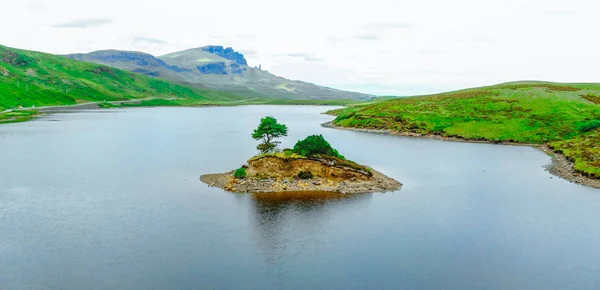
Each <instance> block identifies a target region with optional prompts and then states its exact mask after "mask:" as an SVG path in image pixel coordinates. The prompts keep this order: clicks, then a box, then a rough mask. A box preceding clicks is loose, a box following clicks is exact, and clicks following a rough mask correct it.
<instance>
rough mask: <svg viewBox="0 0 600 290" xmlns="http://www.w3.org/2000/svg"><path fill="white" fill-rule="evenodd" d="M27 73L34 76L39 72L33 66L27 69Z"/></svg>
mask: <svg viewBox="0 0 600 290" xmlns="http://www.w3.org/2000/svg"><path fill="white" fill-rule="evenodd" d="M26 73H27V75H29V76H32V77H37V75H38V74H37V72H36V71H35V70H34V69H32V68H30V69H27V71H26Z"/></svg>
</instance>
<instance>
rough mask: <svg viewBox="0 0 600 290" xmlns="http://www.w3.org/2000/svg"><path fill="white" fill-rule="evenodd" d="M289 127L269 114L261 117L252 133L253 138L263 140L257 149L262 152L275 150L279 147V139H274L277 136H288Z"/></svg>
mask: <svg viewBox="0 0 600 290" xmlns="http://www.w3.org/2000/svg"><path fill="white" fill-rule="evenodd" d="M287 133H288V128H287V126H286V125H284V124H280V123H277V119H275V118H273V117H271V116H267V117H264V118H262V119H260V124H259V125H258V128H256V130H254V132H253V133H252V138H254V139H255V140H262V142H261V143H260V144H258V146H257V147H256V149H258V150H260V152H261V153H269V152H273V151H274V150H275V148H277V144H279V143H281V142H279V141H274V139H275V138H279V137H283V136H287Z"/></svg>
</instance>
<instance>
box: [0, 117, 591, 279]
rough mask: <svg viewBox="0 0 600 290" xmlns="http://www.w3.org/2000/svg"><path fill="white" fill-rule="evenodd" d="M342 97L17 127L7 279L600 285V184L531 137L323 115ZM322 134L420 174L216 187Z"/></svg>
mask: <svg viewBox="0 0 600 290" xmlns="http://www.w3.org/2000/svg"><path fill="white" fill-rule="evenodd" d="M325 110H326V108H325V107H306V106H303V107H291V106H290V107H283V106H250V107H234V108H155V109H154V108H153V109H128V110H111V111H99V112H84V113H72V114H60V115H50V116H47V117H44V118H42V119H38V120H35V121H32V122H27V123H20V124H9V125H2V126H0V165H1V166H0V289H273V288H282V289H315V288H319V289H375V288H387V289H398V288H413V289H414V288H424V289H449V288H452V289H515V288H517V289H598V288H600V262H599V261H600V246H599V245H600V190H597V189H592V188H586V187H583V186H579V185H575V184H572V183H569V182H568V181H565V180H562V179H559V178H556V177H554V178H552V175H550V174H549V173H548V172H546V171H544V169H543V166H544V165H546V164H548V163H549V162H550V158H549V157H548V156H546V155H545V154H544V153H541V152H539V151H537V150H535V149H533V148H529V147H514V146H497V145H485V144H468V143H454V142H441V141H434V140H427V139H413V138H403V137H394V136H385V135H375V134H368V133H359V132H350V131H339V130H333V129H326V128H322V127H320V124H321V123H323V122H325V121H328V120H330V119H331V117H329V116H325V115H321V114H320V113H321V112H323V111H325ZM265 115H273V116H275V117H277V118H278V119H279V120H280V121H281V122H283V123H285V124H287V125H288V127H289V128H290V136H289V137H287V138H285V139H284V140H283V144H282V145H283V147H291V146H293V144H294V142H295V141H296V140H298V139H300V138H303V137H306V136H307V135H309V134H315V133H322V134H323V135H324V136H325V137H326V138H327V139H328V140H329V141H330V142H331V143H332V145H333V146H334V147H336V148H338V149H339V151H340V152H341V153H342V154H344V155H345V156H346V157H348V158H350V159H354V160H356V161H358V162H360V163H365V164H368V165H371V166H372V167H374V168H375V169H377V170H379V171H381V172H383V173H385V174H387V175H389V176H392V177H394V178H396V179H398V180H399V181H401V182H403V183H404V187H403V188H402V190H401V191H398V192H394V193H386V194H367V195H359V196H352V197H348V198H329V199H327V198H317V197H312V198H307V199H274V198H265V197H259V196H252V195H247V194H232V193H227V192H223V191H221V190H219V189H216V188H208V187H207V186H206V185H204V184H203V183H201V182H200V181H199V180H198V177H199V176H200V175H201V174H204V173H215V172H223V171H227V170H230V169H232V168H236V167H238V166H239V165H241V164H243V163H244V162H245V160H246V159H247V158H248V157H250V156H252V155H253V154H255V153H256V151H255V146H256V142H255V141H254V140H253V139H252V138H251V137H250V132H251V131H252V129H254V128H255V127H256V126H257V124H258V121H259V119H260V118H261V117H263V116H265Z"/></svg>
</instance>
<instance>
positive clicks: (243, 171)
mask: <svg viewBox="0 0 600 290" xmlns="http://www.w3.org/2000/svg"><path fill="white" fill-rule="evenodd" d="M246 175H247V173H246V169H245V168H244V167H240V168H238V169H237V170H236V171H235V172H234V173H233V176H234V177H235V178H240V179H244V178H246Z"/></svg>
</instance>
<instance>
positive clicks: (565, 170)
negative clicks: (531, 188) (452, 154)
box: [322, 122, 600, 188]
mask: <svg viewBox="0 0 600 290" xmlns="http://www.w3.org/2000/svg"><path fill="white" fill-rule="evenodd" d="M322 126H323V127H326V128H332V129H339V130H349V131H357V132H367V133H376V134H388V135H397V136H405V137H418V138H428V139H434V140H441V141H451V142H468V143H484V144H497V145H512V146H531V147H534V148H537V149H539V150H541V151H543V152H545V153H546V154H548V155H550V156H551V157H552V163H551V164H549V165H548V166H546V170H548V171H549V172H550V173H552V174H554V175H556V176H558V177H560V178H563V179H566V180H568V181H571V182H574V183H577V184H581V185H585V186H589V187H594V188H600V179H593V178H589V177H586V176H584V175H582V174H581V173H579V172H577V171H575V169H574V166H575V164H574V163H573V162H571V161H569V160H568V159H567V158H566V157H565V156H564V155H563V154H559V153H556V152H554V151H553V150H551V149H550V148H548V147H547V146H546V145H539V144H527V143H514V142H491V141H483V140H469V139H462V138H448V137H442V136H437V135H421V134H416V133H409V132H395V131H390V130H377V129H363V128H349V127H340V126H336V125H334V124H333V122H327V123H324V124H322Z"/></svg>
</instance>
